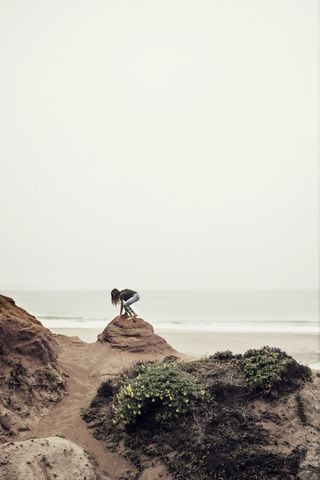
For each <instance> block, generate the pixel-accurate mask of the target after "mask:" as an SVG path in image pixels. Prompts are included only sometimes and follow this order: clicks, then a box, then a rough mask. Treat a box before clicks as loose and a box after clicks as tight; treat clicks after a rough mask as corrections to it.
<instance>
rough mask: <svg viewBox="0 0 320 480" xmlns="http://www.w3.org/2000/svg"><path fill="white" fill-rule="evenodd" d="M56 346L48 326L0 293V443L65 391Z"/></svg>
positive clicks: (29, 423)
mask: <svg viewBox="0 0 320 480" xmlns="http://www.w3.org/2000/svg"><path fill="white" fill-rule="evenodd" d="M59 350H60V347H59V345H58V343H57V342H56V340H55V338H54V335H53V334H52V333H51V332H50V330H48V329H47V328H45V327H44V326H43V325H42V324H41V322H39V320H37V319H36V318H35V317H33V316H32V315H30V314H29V313H27V312H26V311H25V310H23V309H22V308H20V307H18V306H17V305H16V304H15V302H14V300H12V299H11V298H8V297H5V296H3V295H0V372H1V375H0V391H1V395H0V443H4V442H7V441H8V439H9V438H10V439H12V438H14V437H15V436H16V435H18V434H19V433H20V432H24V431H27V430H29V428H30V425H31V424H32V423H33V422H34V418H39V414H40V412H42V411H43V409H44V408H47V406H48V405H50V404H52V403H56V402H58V401H60V400H61V399H62V398H63V396H64V395H65V384H66V378H65V376H64V375H63V372H60V370H59V367H58V366H57V365H56V363H55V361H56V359H57V356H58V352H59ZM0 478H2V477H1V475H0Z"/></svg>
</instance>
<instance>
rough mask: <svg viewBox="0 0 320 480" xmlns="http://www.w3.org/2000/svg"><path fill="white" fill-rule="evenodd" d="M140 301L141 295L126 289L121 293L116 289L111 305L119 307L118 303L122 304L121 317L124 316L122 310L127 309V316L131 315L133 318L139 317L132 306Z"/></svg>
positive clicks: (113, 292) (112, 295)
mask: <svg viewBox="0 0 320 480" xmlns="http://www.w3.org/2000/svg"><path fill="white" fill-rule="evenodd" d="M138 300H140V295H139V293H138V292H135V291H134V290H129V289H127V288H126V289H125V290H121V291H120V292H119V290H118V289H117V288H114V289H113V290H112V292H111V303H112V304H113V305H118V303H120V302H121V308H120V316H121V315H122V310H123V309H125V312H126V313H125V315H130V316H131V317H133V318H135V317H137V316H138V315H137V314H136V313H135V312H134V311H133V310H132V308H131V306H130V305H132V304H133V303H135V302H137V301H138Z"/></svg>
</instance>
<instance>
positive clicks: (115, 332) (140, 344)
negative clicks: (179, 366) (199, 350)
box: [98, 315, 177, 354]
mask: <svg viewBox="0 0 320 480" xmlns="http://www.w3.org/2000/svg"><path fill="white" fill-rule="evenodd" d="M98 340H100V341H101V342H108V343H109V344H110V345H111V347H113V348H118V349H121V350H127V351H130V352H143V353H145V354H150V353H151V354H159V353H162V352H165V351H166V354H168V353H169V354H170V353H172V354H176V353H177V351H176V350H174V348H172V347H170V345H168V343H167V342H166V341H165V339H164V338H162V337H159V335H156V334H155V333H154V329H153V326H152V325H150V323H148V322H145V321H144V320H142V318H134V319H132V318H131V319H128V317H126V316H124V315H122V316H118V317H116V318H114V319H113V320H112V322H110V323H109V324H108V325H107V326H106V328H105V329H104V330H103V332H102V333H100V334H99V335H98ZM168 349H169V350H170V352H168Z"/></svg>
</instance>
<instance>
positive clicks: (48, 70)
mask: <svg viewBox="0 0 320 480" xmlns="http://www.w3.org/2000/svg"><path fill="white" fill-rule="evenodd" d="M317 68H318V4H317V1H316V0H258V1H257V0H241V1H239V0H210V1H208V0H200V1H199V0H161V1H160V0H159V1H158V0H154V1H150V0H135V1H132V0H112V1H111V0H110V1H109V0H47V1H43V0H14V1H12V0H1V2H0V167H1V170H0V172H1V174H0V211H1V218H2V221H1V225H2V228H1V235H0V287H1V289H2V290H8V289H96V288H99V289H106V290H109V289H112V288H114V287H116V288H119V289H122V288H132V289H134V290H139V289H191V290H193V289H264V288H268V289H269V288H270V289H292V288H297V289H300V288H317V281H318V277H317V272H318V180H317V173H318V171H317V169H318V124H317V121H318V77H317V75H318V73H317Z"/></svg>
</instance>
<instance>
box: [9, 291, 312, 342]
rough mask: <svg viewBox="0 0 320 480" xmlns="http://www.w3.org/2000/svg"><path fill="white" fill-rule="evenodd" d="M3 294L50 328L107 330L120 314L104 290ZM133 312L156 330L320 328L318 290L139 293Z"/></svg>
mask: <svg viewBox="0 0 320 480" xmlns="http://www.w3.org/2000/svg"><path fill="white" fill-rule="evenodd" d="M2 293H3V295H7V296H10V297H12V298H13V299H14V300H15V302H16V304H17V305H19V306H20V307H22V308H24V309H25V310H27V311H28V312H29V313H30V314H32V315H34V316H35V317H36V318H37V319H38V320H40V321H41V323H42V324H43V325H44V326H45V327H47V328H49V329H50V328H77V329H81V328H101V329H102V330H103V328H104V327H105V326H106V325H107V324H108V323H109V322H110V321H111V320H112V319H113V318H114V317H115V316H117V315H118V314H119V310H120V309H119V307H114V306H113V305H111V302H110V293H109V292H107V291H105V290H88V291H85V290H81V291H76V290H64V291H63V290H50V291H48V290H11V291H3V292H2ZM139 293H140V296H141V299H140V301H139V302H138V303H136V304H135V305H134V310H135V311H136V312H137V313H138V315H139V316H140V317H141V318H143V319H144V320H145V321H147V322H149V323H151V324H152V325H153V327H154V329H155V331H156V330H159V329H160V330H161V329H175V330H191V331H203V332H206V331H207V332H233V333H234V332H292V333H317V332H318V326H319V325H318V292H317V290H238V291H235V290H234V291H219V290H208V291H203V290H199V291H197V290H183V291H175V290H160V291H154V290H153V291H150V290H146V291H139Z"/></svg>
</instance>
